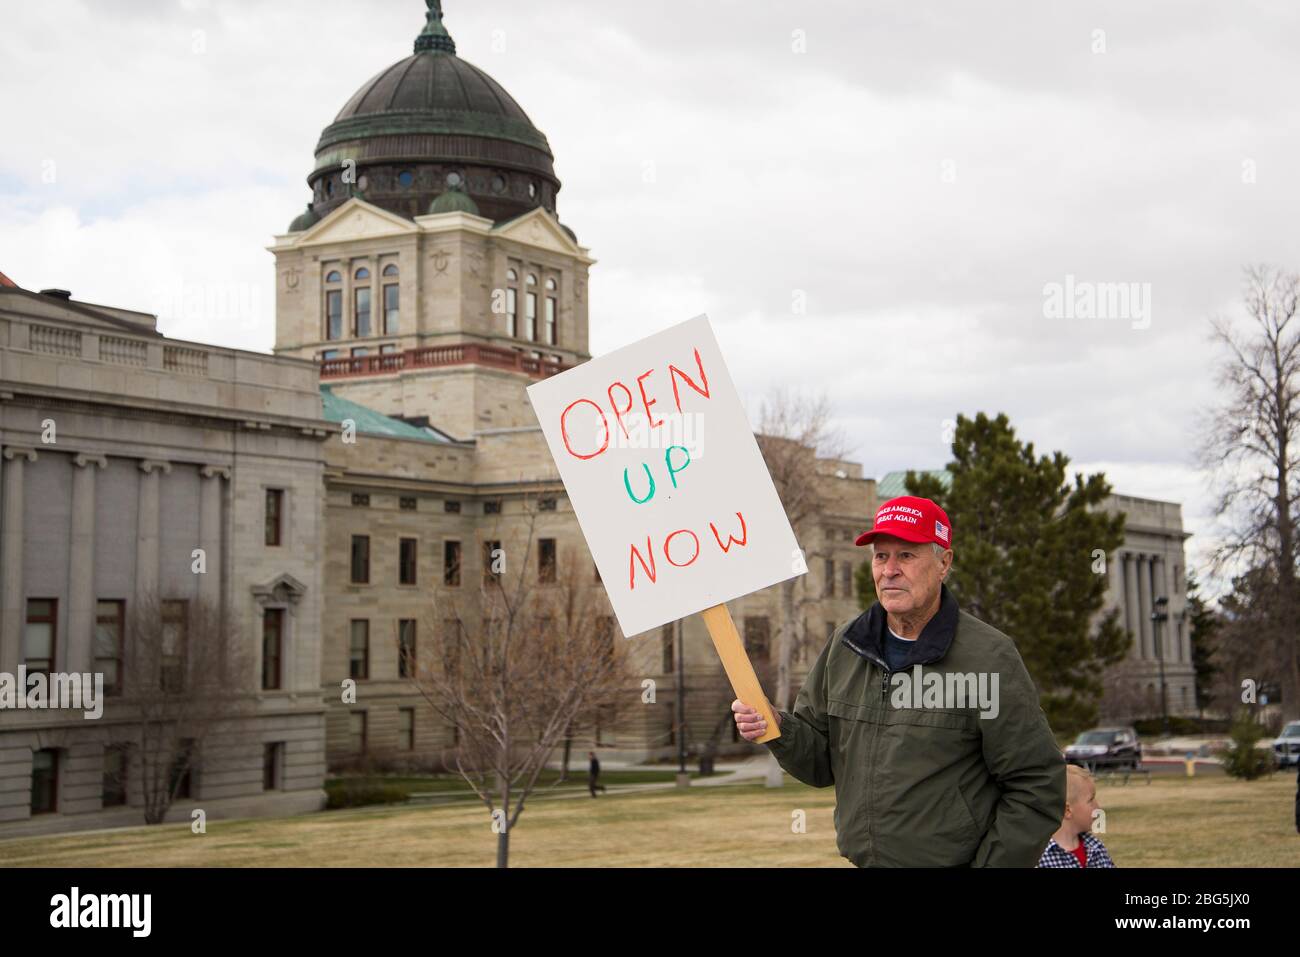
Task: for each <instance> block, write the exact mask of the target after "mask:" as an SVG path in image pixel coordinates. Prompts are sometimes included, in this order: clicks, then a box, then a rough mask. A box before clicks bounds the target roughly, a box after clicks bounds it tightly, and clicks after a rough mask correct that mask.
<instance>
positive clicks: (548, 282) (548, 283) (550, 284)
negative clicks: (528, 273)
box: [546, 279, 555, 292]
mask: <svg viewBox="0 0 1300 957" xmlns="http://www.w3.org/2000/svg"><path fill="white" fill-rule="evenodd" d="M546 288H547V291H549V292H555V280H554V279H548V280H546Z"/></svg>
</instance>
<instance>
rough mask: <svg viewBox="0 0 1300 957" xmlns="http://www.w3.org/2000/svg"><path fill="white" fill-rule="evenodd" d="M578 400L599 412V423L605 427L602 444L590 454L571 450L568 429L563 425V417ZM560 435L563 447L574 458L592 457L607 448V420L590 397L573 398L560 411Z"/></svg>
mask: <svg viewBox="0 0 1300 957" xmlns="http://www.w3.org/2000/svg"><path fill="white" fill-rule="evenodd" d="M580 402H585V403H587V405H589V406H591V407H593V408H594V409H595V410H596V411H597V412H598V413H599V414H600V422H601V425H603V426H604V427H605V442H604V444H603V445H601V447H600V448H598V449H596V451H594V452H592V453H591V454H590V455H583V454H582V453H581V452H575V451H573V446H572V445H570V444H569V430H568V428H567V426H566V425H565V419H566V418H567V417H568V415H569V410H570V409H572V408H573V407H574V406H575V405H577V404H578V403H580ZM560 436H561V437H562V438H563V439H564V447H565V448H566V449H568V450H569V454H570V455H572V456H573V457H574V458H578V459H594V458H595V457H596V456H597V455H599V454H600V453H601V452H604V451H605V450H606V449H607V448H609V420H608V419H606V418H605V413H604V412H603V411H602V410H601V408H600V406H599V405H597V404H596V403H595V402H592V401H591V400H590V399H574V400H573V401H572V402H570V403H569V404H568V406H566V407H565V409H564V411H563V412H561V413H560Z"/></svg>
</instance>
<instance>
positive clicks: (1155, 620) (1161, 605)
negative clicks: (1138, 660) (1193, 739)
mask: <svg viewBox="0 0 1300 957" xmlns="http://www.w3.org/2000/svg"><path fill="white" fill-rule="evenodd" d="M1151 604H1152V605H1153V606H1154V608H1155V610H1154V611H1152V612H1151V622H1152V624H1153V626H1154V629H1155V639H1156V661H1158V662H1159V663H1160V715H1161V720H1162V722H1163V726H1164V730H1165V737H1166V738H1167V737H1169V693H1168V690H1167V689H1166V687H1165V654H1164V643H1163V642H1162V641H1161V640H1160V623H1161V622H1165V621H1168V620H1169V613H1168V612H1167V611H1165V609H1166V608H1167V607H1168V606H1169V599H1168V598H1166V597H1165V596H1164V595H1161V596H1160V597H1158V598H1156V599H1155V601H1153V602H1152V603H1151Z"/></svg>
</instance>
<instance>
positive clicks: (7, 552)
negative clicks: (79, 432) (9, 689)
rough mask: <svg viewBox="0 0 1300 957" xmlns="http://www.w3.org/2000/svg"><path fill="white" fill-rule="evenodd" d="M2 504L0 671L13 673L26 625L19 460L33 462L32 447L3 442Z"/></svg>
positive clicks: (16, 671) (21, 475) (16, 665)
mask: <svg viewBox="0 0 1300 957" xmlns="http://www.w3.org/2000/svg"><path fill="white" fill-rule="evenodd" d="M0 459H2V460H3V461H4V506H3V509H4V511H3V516H2V517H0V577H2V578H3V582H2V583H0V671H3V672H5V673H6V674H11V675H14V674H17V673H18V665H19V664H20V663H21V661H22V656H23V632H24V630H25V628H26V624H27V611H26V604H27V603H26V597H25V595H24V593H23V463H24V462H35V461H36V450H35V449H33V448H28V447H26V446H21V445H6V446H5V447H4V452H3V454H0Z"/></svg>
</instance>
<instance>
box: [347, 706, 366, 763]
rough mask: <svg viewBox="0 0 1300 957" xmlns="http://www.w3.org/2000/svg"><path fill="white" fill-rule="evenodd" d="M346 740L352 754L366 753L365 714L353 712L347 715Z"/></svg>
mask: <svg viewBox="0 0 1300 957" xmlns="http://www.w3.org/2000/svg"><path fill="white" fill-rule="evenodd" d="M348 739H349V743H350V744H351V746H352V753H353V754H365V753H366V713H365V712H364V711H353V712H352V713H351V714H349V715H348Z"/></svg>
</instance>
